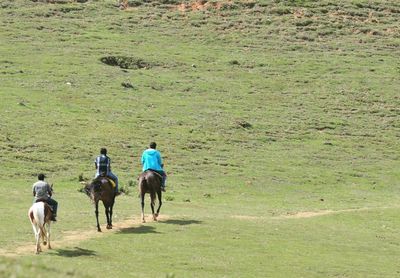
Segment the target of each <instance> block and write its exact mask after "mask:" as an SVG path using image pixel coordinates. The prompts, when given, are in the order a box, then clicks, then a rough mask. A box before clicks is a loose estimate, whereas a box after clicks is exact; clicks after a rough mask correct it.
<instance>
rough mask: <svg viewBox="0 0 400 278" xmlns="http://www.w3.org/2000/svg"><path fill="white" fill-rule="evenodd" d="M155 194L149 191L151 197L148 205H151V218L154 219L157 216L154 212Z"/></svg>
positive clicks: (155, 219)
mask: <svg viewBox="0 0 400 278" xmlns="http://www.w3.org/2000/svg"><path fill="white" fill-rule="evenodd" d="M155 195H156V194H154V193H151V194H150V199H151V202H150V207H151V213H152V214H153V220H154V221H157V216H156V214H155V213H154V203H155V200H156V196H155Z"/></svg>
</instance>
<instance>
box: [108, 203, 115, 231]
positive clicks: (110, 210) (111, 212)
mask: <svg viewBox="0 0 400 278" xmlns="http://www.w3.org/2000/svg"><path fill="white" fill-rule="evenodd" d="M113 206H114V201H113V202H112V204H111V205H110V208H109V212H110V224H109V225H110V229H112V215H113Z"/></svg>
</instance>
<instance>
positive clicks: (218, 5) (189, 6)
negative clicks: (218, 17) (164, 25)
mask: <svg viewBox="0 0 400 278" xmlns="http://www.w3.org/2000/svg"><path fill="white" fill-rule="evenodd" d="M230 5H233V1H218V2H209V1H206V0H197V1H191V2H188V3H181V4H179V5H176V6H174V8H173V9H174V10H178V11H181V12H190V11H192V12H193V11H205V10H209V9H213V10H221V9H222V8H224V7H227V6H230Z"/></svg>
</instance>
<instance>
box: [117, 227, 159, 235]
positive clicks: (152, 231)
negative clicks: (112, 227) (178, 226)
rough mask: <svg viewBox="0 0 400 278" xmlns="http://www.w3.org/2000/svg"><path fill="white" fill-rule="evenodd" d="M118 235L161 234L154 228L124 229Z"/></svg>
mask: <svg viewBox="0 0 400 278" xmlns="http://www.w3.org/2000/svg"><path fill="white" fill-rule="evenodd" d="M117 234H159V232H157V231H156V230H155V228H154V227H152V226H139V227H129V228H123V229H121V230H120V231H118V232H117Z"/></svg>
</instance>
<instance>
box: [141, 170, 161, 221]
mask: <svg viewBox="0 0 400 278" xmlns="http://www.w3.org/2000/svg"><path fill="white" fill-rule="evenodd" d="M161 182H162V176H161V175H160V174H158V173H156V172H154V171H151V170H148V171H146V172H143V173H141V174H140V176H139V194H140V200H141V205H142V222H143V223H145V222H146V220H145V219H144V195H145V194H146V193H149V194H150V200H151V203H150V205H151V211H152V213H153V220H154V221H157V217H158V214H159V213H160V208H161V205H162V201H161ZM156 194H157V197H158V209H157V212H156V213H154V205H155V200H156Z"/></svg>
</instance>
